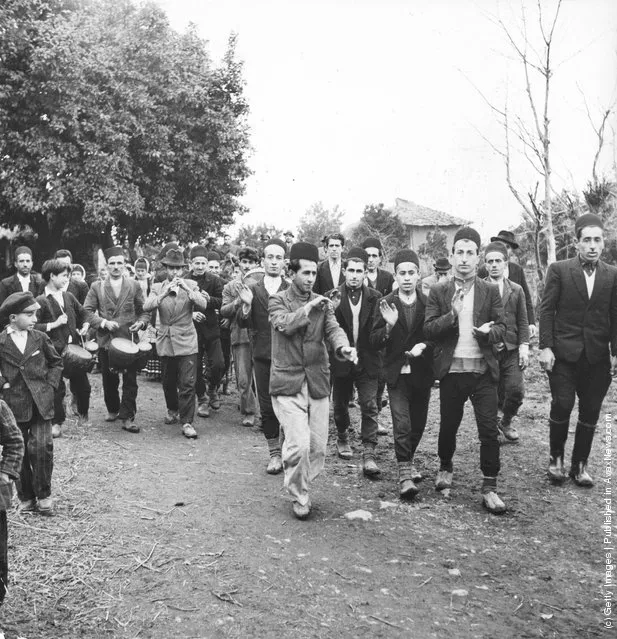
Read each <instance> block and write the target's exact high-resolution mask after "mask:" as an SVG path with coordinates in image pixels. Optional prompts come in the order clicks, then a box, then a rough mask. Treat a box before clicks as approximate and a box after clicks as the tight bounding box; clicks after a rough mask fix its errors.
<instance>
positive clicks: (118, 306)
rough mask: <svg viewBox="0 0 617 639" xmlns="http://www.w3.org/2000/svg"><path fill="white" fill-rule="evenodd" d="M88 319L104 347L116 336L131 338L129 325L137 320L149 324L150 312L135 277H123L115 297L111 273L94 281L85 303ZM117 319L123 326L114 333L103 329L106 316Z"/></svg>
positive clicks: (115, 320) (99, 342) (98, 341)
mask: <svg viewBox="0 0 617 639" xmlns="http://www.w3.org/2000/svg"><path fill="white" fill-rule="evenodd" d="M84 308H85V309H86V312H87V313H88V320H89V322H90V326H92V328H96V329H97V331H96V341H97V343H98V345H99V346H100V347H101V348H107V347H108V346H109V342H110V341H111V340H112V339H113V338H114V337H124V338H125V339H131V333H130V332H129V326H130V325H131V324H134V323H135V322H137V321H140V322H144V324H148V320H149V319H150V314H149V313H146V312H144V294H143V291H142V290H141V286H139V284H137V282H136V281H135V280H131V279H129V278H127V277H124V278H122V288H121V289H120V295H119V297H117V298H116V296H115V295H114V292H113V290H112V288H111V284H110V280H109V277H107V278H105V280H103V281H101V280H98V281H96V282H93V283H92V286H91V287H90V290H89V291H88V296H87V297H86V301H85V303H84ZM104 319H105V320H111V321H114V322H118V324H120V328H118V330H117V331H114V332H113V333H111V332H109V331H108V330H106V329H103V328H102V327H101V326H102V323H103V320H104Z"/></svg>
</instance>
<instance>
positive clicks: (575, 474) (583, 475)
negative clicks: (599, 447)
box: [568, 462, 593, 488]
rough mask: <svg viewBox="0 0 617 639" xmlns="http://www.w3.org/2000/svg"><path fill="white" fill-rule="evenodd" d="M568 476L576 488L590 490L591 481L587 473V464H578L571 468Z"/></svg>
mask: <svg viewBox="0 0 617 639" xmlns="http://www.w3.org/2000/svg"><path fill="white" fill-rule="evenodd" d="M568 474H569V475H570V477H571V478H572V479H573V480H574V483H575V484H576V485H577V486H582V487H584V488H591V487H592V486H593V479H592V477H591V475H590V474H589V473H588V472H587V464H585V462H579V463H578V464H576V466H572V468H570V472H569V473H568Z"/></svg>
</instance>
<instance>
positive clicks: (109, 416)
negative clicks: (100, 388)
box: [105, 413, 118, 422]
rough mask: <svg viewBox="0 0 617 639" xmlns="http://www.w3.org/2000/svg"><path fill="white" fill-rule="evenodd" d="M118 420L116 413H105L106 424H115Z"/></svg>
mask: <svg viewBox="0 0 617 639" xmlns="http://www.w3.org/2000/svg"><path fill="white" fill-rule="evenodd" d="M116 419H118V413H107V417H106V418H105V421H106V422H115V421H116Z"/></svg>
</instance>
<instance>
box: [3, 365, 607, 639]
mask: <svg viewBox="0 0 617 639" xmlns="http://www.w3.org/2000/svg"><path fill="white" fill-rule="evenodd" d="M532 377H533V379H532V380H531V381H532V383H531V385H530V388H529V393H528V401H527V402H526V404H525V406H524V408H523V411H522V417H521V424H522V426H521V431H522V443H521V444H519V445H516V446H512V445H508V446H505V447H503V448H502V464H503V472H502V478H503V479H502V482H501V487H502V492H503V496H504V498H505V500H506V501H507V503H508V505H509V507H510V512H509V513H508V514H507V515H505V516H503V517H494V516H489V515H487V514H486V513H485V512H484V511H483V510H482V508H481V506H480V495H479V468H478V464H479V460H478V455H479V452H478V451H479V446H478V443H477V435H476V434H475V432H474V428H475V427H473V424H472V422H471V420H470V411H469V409H468V410H467V412H466V417H465V422H464V424H463V426H462V427H461V432H460V434H459V448H458V451H457V454H456V457H455V487H454V488H453V490H452V494H451V496H450V498H448V499H444V498H443V497H441V496H440V495H439V494H438V493H436V492H435V491H434V490H433V481H434V476H435V472H436V470H437V465H438V461H437V457H436V454H435V451H436V433H437V428H438V406H437V403H436V402H437V399H438V391H436V392H435V393H434V397H433V399H432V407H431V412H430V417H429V427H428V429H427V433H426V435H425V437H424V439H423V441H422V443H421V445H420V451H419V454H418V460H417V461H418V466H419V467H420V470H422V471H424V472H425V473H426V475H427V479H426V481H425V482H423V484H422V489H421V493H420V498H419V499H418V500H417V501H416V502H414V503H413V504H402V503H401V502H400V501H399V500H398V499H397V492H396V481H395V480H396V473H395V464H394V453H393V446H392V442H391V438H390V437H388V438H385V437H384V438H381V441H380V447H379V457H378V463H379V464H380V465H381V467H382V469H383V471H384V472H383V474H382V478H381V479H380V480H379V481H369V480H367V479H365V478H363V477H362V474H361V469H360V465H359V455H356V458H355V459H354V462H355V463H348V462H344V461H342V460H339V459H337V458H336V456H335V453H334V447H333V441H331V443H330V452H329V456H328V459H327V462H326V471H325V473H324V474H323V476H322V477H320V478H319V479H318V481H317V482H316V484H315V486H314V491H313V495H312V498H313V502H314V504H315V509H314V513H313V515H312V516H311V518H310V519H309V520H308V521H306V522H299V521H297V520H295V519H294V518H293V516H292V515H291V508H290V503H289V502H288V500H287V497H286V495H285V493H284V491H283V489H282V477H281V476H277V477H271V476H268V475H266V473H265V463H266V462H267V459H266V446H265V441H264V439H263V435H261V433H259V432H258V431H256V430H255V429H247V428H243V427H241V426H240V425H239V419H238V412H237V410H236V408H235V404H236V398H235V396H231V397H227V398H225V400H224V405H223V408H222V409H221V411H219V413H218V414H217V415H216V416H213V417H212V418H210V419H207V420H204V419H199V421H198V424H197V430H198V432H199V435H200V436H199V439H197V440H195V441H189V440H186V439H184V438H183V437H182V436H181V435H180V432H179V427H177V426H164V425H163V424H162V418H163V415H164V403H163V396H162V392H161V389H160V387H159V385H158V384H155V383H153V382H147V381H145V380H143V379H140V396H139V399H138V405H139V419H140V421H141V424H142V431H141V433H140V434H138V435H133V434H129V433H125V432H124V431H122V430H121V429H120V427H119V425H116V424H113V425H111V426H110V425H109V424H105V423H104V422H102V421H101V420H100V419H95V420H94V423H93V427H92V429H90V430H89V431H87V432H84V431H83V430H80V429H79V428H78V427H77V426H76V425H74V424H70V425H69V427H68V428H67V429H66V434H65V436H64V437H63V438H62V439H60V440H56V452H55V455H56V469H55V471H54V491H55V496H56V497H57V501H58V514H57V516H56V517H54V518H52V519H44V518H41V517H40V516H37V515H31V516H21V515H18V514H17V513H15V512H12V513H10V515H9V519H10V523H9V530H10V561H11V566H12V578H11V579H12V589H11V592H10V594H9V597H8V599H7V603H6V604H5V606H4V607H3V608H2V609H1V610H0V628H2V629H3V630H4V632H5V635H6V638H7V639H15V638H16V637H24V638H26V639H38V638H40V637H45V638H54V637H67V638H68V637H71V638H73V637H93V638H99V637H122V638H124V637H153V638H157V639H159V638H167V637H182V638H187V639H188V638H192V637H242V638H245V637H275V636H278V637H284V636H292V633H293V636H295V637H367V638H368V637H414V638H420V639H423V638H424V637H427V638H428V637H438V638H440V637H444V638H445V637H457V638H463V639H466V638H472V637H478V638H483V639H489V638H493V637H560V638H563V637H580V638H585V637H600V636H603V632H608V631H604V630H603V628H602V626H601V614H600V610H601V608H602V606H601V595H600V589H599V585H600V583H601V579H602V577H603V572H602V570H603V563H602V560H603V554H602V536H601V529H600V525H601V490H603V488H600V487H599V486H596V487H594V488H593V489H591V490H587V491H584V490H582V489H579V488H575V487H574V486H573V485H572V484H571V483H570V482H568V483H567V484H566V485H565V486H564V487H563V488H552V487H550V486H549V485H548V483H547V481H546V479H545V464H546V457H547V451H546V438H547V432H546V426H545V419H546V415H547V411H548V406H547V400H546V397H547V388H546V384H545V381H544V380H543V379H542V378H540V376H539V375H532ZM93 379H94V382H95V391H94V409H93V411H92V414H93V415H94V416H101V415H103V414H104V413H103V410H102V397H101V391H100V385H99V382H100V377H97V376H94V377H93ZM609 397H610V404H609V405H608V406H609V407H611V406H612V408H613V409H615V408H616V406H615V397H616V395H615V388H614V387H613V388H612V389H611V394H610V396H609ZM356 412H357V411H355V410H354V411H353V413H354V415H355V417H356V418H357V415H356ZM606 412H608V411H606ZM616 412H617V410H613V413H614V414H615V413H616ZM384 417H385V418H387V419H384V421H385V422H387V423H388V424H389V409H386V410H385V411H384ZM356 444H357V441H356ZM357 450H359V447H358V448H357ZM602 453H603V446H602V445H601V438H598V441H597V442H596V444H595V446H594V459H593V461H592V464H591V468H592V469H593V471H595V475H596V476H598V477H599V476H600V473H601V468H600V459H601V456H602ZM359 508H362V509H365V510H367V511H369V512H371V513H372V516H373V518H372V520H371V521H368V522H361V521H348V520H346V519H344V518H343V517H342V516H343V514H344V513H346V512H349V511H352V510H356V509H359ZM455 591H466V592H467V594H466V595H463V596H460V595H457V594H453V592H455ZM605 636H609V635H608V634H607V635H605Z"/></svg>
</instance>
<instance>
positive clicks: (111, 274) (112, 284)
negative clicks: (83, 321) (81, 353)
mask: <svg viewBox="0 0 617 639" xmlns="http://www.w3.org/2000/svg"><path fill="white" fill-rule="evenodd" d="M105 259H106V261H107V271H108V274H107V277H106V278H105V279H104V280H98V281H96V282H93V283H92V286H91V287H90V290H89V291H88V295H87V297H86V301H85V302H84V308H85V309H86V311H87V312H88V313H89V321H90V326H92V327H93V328H95V329H96V341H97V343H98V345H99V351H98V355H99V364H100V366H101V374H102V377H103V396H104V399H105V406H106V407H107V417H106V418H105V421H107V422H114V421H116V419H120V420H121V422H122V428H123V429H124V430H127V431H129V432H131V433H138V432H139V426H138V425H137V424H135V413H136V412H137V363H136V364H135V365H131V366H128V367H127V368H126V369H124V370H123V371H122V397H120V394H119V392H118V388H119V385H120V375H119V373H118V372H117V371H115V370H112V369H111V368H110V365H109V352H108V349H109V346H110V343H111V340H112V339H114V338H116V337H121V338H124V339H129V340H132V339H133V336H134V334H136V333H137V331H139V330H143V329H144V328H145V327H146V326H147V325H148V320H149V316H148V313H147V312H145V311H144V296H143V293H142V289H141V286H140V285H139V284H138V283H137V282H136V281H135V280H132V279H129V278H128V277H125V269H124V265H125V257H124V251H123V250H122V247H121V246H113V247H111V248H108V249H107V250H106V251H105Z"/></svg>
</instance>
